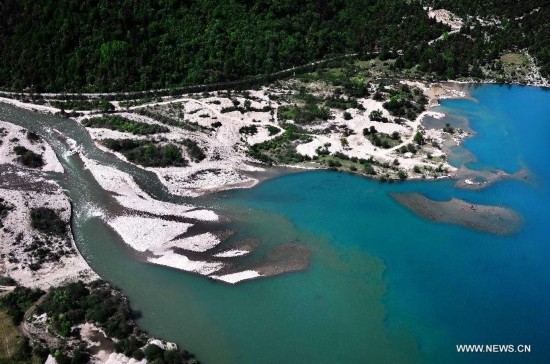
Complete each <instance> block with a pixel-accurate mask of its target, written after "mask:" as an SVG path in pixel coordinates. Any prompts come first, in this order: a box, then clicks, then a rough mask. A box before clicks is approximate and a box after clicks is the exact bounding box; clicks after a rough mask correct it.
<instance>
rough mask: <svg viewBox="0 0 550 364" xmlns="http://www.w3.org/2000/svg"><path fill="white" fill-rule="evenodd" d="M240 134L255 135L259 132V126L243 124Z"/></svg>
mask: <svg viewBox="0 0 550 364" xmlns="http://www.w3.org/2000/svg"><path fill="white" fill-rule="evenodd" d="M239 133H240V134H245V135H255V134H257V133H258V127H257V126H256V125H248V126H243V127H241V128H240V129H239Z"/></svg>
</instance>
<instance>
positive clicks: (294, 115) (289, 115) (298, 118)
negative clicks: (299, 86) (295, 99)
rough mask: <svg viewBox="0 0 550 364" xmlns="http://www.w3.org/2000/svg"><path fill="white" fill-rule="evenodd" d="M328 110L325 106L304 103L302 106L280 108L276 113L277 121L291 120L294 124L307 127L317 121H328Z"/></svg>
mask: <svg viewBox="0 0 550 364" xmlns="http://www.w3.org/2000/svg"><path fill="white" fill-rule="evenodd" d="M329 118H330V109H329V108H328V107H326V106H319V105H317V104H314V103H311V102H306V104H305V105H303V106H298V105H293V106H281V107H279V111H278V119H279V121H281V122H286V121H288V120H293V121H294V122H295V123H296V124H300V125H308V124H313V123H314V122H317V121H322V120H328V119H329Z"/></svg>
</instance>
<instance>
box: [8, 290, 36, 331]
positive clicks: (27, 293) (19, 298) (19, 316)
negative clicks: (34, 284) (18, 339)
mask: <svg viewBox="0 0 550 364" xmlns="http://www.w3.org/2000/svg"><path fill="white" fill-rule="evenodd" d="M43 294H44V291H42V290H40V289H30V288H26V287H21V286H17V287H15V289H14V290H13V291H11V292H10V293H8V294H7V295H5V296H4V297H2V298H0V306H2V307H3V308H4V309H5V310H6V313H7V314H8V315H9V316H10V317H11V319H12V321H13V323H14V325H19V324H20V323H21V321H22V320H23V316H24V315H25V312H26V311H27V310H28V309H29V308H30V307H31V306H32V305H33V303H35V302H36V301H37V300H38V299H39V298H40V297H41V296H42V295H43Z"/></svg>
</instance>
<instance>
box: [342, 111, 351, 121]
mask: <svg viewBox="0 0 550 364" xmlns="http://www.w3.org/2000/svg"><path fill="white" fill-rule="evenodd" d="M351 119H352V116H351V114H350V113H349V112H348V111H344V120H351Z"/></svg>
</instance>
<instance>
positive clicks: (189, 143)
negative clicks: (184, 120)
mask: <svg viewBox="0 0 550 364" xmlns="http://www.w3.org/2000/svg"><path fill="white" fill-rule="evenodd" d="M182 143H183V145H184V146H185V148H186V149H187V154H188V155H189V157H190V158H191V160H192V161H193V162H200V161H202V160H203V159H204V158H206V154H204V152H203V150H202V149H201V147H199V145H198V144H197V142H196V141H194V140H192V139H189V138H186V139H183V141H182Z"/></svg>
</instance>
